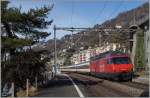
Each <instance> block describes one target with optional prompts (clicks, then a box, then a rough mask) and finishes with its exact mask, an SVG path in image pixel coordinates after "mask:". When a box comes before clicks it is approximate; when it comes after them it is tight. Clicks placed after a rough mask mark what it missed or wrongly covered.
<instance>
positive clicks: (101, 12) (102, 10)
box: [92, 1, 107, 24]
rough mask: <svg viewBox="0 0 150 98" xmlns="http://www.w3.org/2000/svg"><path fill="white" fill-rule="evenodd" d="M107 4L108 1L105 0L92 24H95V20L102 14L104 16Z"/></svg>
mask: <svg viewBox="0 0 150 98" xmlns="http://www.w3.org/2000/svg"><path fill="white" fill-rule="evenodd" d="M106 6H107V2H106V1H105V3H104V6H103V7H102V9H101V10H100V11H99V13H98V15H97V17H96V18H95V19H94V20H93V22H92V24H95V22H96V21H97V20H98V19H99V18H100V16H102V14H103V12H104V9H105V8H106Z"/></svg>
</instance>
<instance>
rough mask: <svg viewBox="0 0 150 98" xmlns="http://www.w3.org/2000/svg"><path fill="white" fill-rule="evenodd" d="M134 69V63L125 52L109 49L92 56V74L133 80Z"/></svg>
mask: <svg viewBox="0 0 150 98" xmlns="http://www.w3.org/2000/svg"><path fill="white" fill-rule="evenodd" d="M132 70H133V64H132V63H131V60H130V57H129V56H128V55H127V54H125V53H121V52H116V51H108V52H105V53H101V54H99V55H96V56H94V57H91V58H90V72H91V74H92V75H95V76H98V77H101V78H107V79H117V80H118V79H119V80H124V79H127V80H131V81H132V75H133V71H132Z"/></svg>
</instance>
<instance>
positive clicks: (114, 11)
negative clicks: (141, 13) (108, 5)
mask: <svg viewBox="0 0 150 98" xmlns="http://www.w3.org/2000/svg"><path fill="white" fill-rule="evenodd" d="M122 4H123V1H122V2H120V3H119V5H118V6H116V8H115V10H113V11H112V13H111V14H110V15H109V16H108V17H107V18H109V17H110V18H111V17H112V15H115V14H116V12H117V11H118V10H119V9H120V7H121V5H122ZM114 13H115V14H114Z"/></svg>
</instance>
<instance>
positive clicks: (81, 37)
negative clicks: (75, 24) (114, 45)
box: [45, 3, 149, 52]
mask: <svg viewBox="0 0 150 98" xmlns="http://www.w3.org/2000/svg"><path fill="white" fill-rule="evenodd" d="M147 15H149V4H148V3H145V4H143V5H142V6H140V7H137V8H135V9H132V10H130V11H126V12H122V13H120V14H119V15H118V16H117V17H115V18H114V19H111V20H108V21H105V22H104V23H102V24H97V25H95V26H94V27H93V29H94V28H100V27H107V28H108V27H111V28H114V27H115V26H116V25H121V26H122V27H124V28H128V27H129V26H130V24H131V23H132V22H133V20H134V16H135V21H138V20H139V19H141V18H143V17H145V16H147ZM101 34H102V35H101V36H102V37H101V38H100V36H99V33H98V32H91V31H81V32H78V33H76V34H73V35H65V36H64V37H62V38H61V39H57V49H58V51H59V50H62V49H68V48H69V47H71V48H72V49H75V50H76V51H77V50H79V49H80V48H81V47H84V48H85V49H86V48H88V47H89V46H90V47H94V46H97V45H99V44H101V45H102V44H105V42H120V43H121V44H123V45H125V46H126V47H128V45H127V44H128V43H127V42H126V40H127V39H128V33H127V32H121V33H120V32H117V33H115V34H114V35H111V37H110V36H108V35H107V34H106V33H105V32H102V33H101ZM116 39H118V40H116ZM45 46H46V47H45V49H46V50H48V51H49V52H53V51H54V48H53V46H54V41H53V39H50V40H48V41H47V42H46V45H45Z"/></svg>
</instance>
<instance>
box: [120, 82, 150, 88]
mask: <svg viewBox="0 0 150 98" xmlns="http://www.w3.org/2000/svg"><path fill="white" fill-rule="evenodd" d="M120 84H123V85H127V86H130V87H134V88H137V89H143V90H145V89H148V88H149V85H148V84H143V83H138V82H122V83H120Z"/></svg>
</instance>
